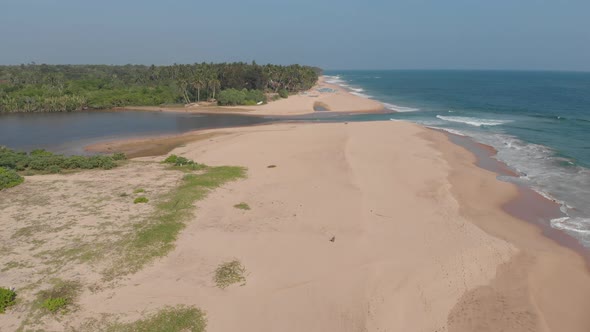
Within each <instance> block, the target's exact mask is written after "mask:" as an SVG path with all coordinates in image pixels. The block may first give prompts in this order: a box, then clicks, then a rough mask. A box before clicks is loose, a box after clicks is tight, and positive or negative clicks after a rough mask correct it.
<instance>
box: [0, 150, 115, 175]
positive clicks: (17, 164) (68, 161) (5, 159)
mask: <svg viewBox="0 0 590 332" xmlns="http://www.w3.org/2000/svg"><path fill="white" fill-rule="evenodd" d="M122 156H124V155H113V156H90V157H86V156H63V155H59V154H54V153H52V152H49V151H45V150H42V149H37V150H33V151H31V152H30V153H26V152H16V151H13V150H10V149H8V148H5V147H0V167H4V168H9V169H13V170H16V171H38V172H47V173H58V172H59V171H61V170H63V169H93V168H102V169H111V168H114V167H115V166H117V164H116V162H115V161H116V160H121V159H120V158H122Z"/></svg>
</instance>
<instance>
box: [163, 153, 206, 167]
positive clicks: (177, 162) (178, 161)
mask: <svg viewBox="0 0 590 332" xmlns="http://www.w3.org/2000/svg"><path fill="white" fill-rule="evenodd" d="M164 163H167V164H173V165H174V166H176V167H182V168H184V169H188V170H192V171H198V170H202V169H205V168H206V167H207V166H205V165H204V164H199V163H196V162H194V161H192V160H190V159H187V158H185V157H180V156H177V155H174V154H172V155H170V156H168V157H167V158H166V159H164Z"/></svg>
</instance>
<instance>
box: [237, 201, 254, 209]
mask: <svg viewBox="0 0 590 332" xmlns="http://www.w3.org/2000/svg"><path fill="white" fill-rule="evenodd" d="M234 207H235V208H236V209H240V210H250V205H248V204H246V203H244V202H242V203H240V204H236V205H234Z"/></svg>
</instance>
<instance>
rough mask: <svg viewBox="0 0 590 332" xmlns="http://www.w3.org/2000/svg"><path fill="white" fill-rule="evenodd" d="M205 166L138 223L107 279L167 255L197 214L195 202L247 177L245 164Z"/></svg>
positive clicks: (108, 272) (185, 180) (191, 174)
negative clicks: (222, 186)
mask: <svg viewBox="0 0 590 332" xmlns="http://www.w3.org/2000/svg"><path fill="white" fill-rule="evenodd" d="M169 158H170V157H169ZM180 158H182V157H176V161H178V159H180ZM173 159H174V158H170V160H173ZM192 164H195V163H194V162H193V163H192ZM203 167H204V168H203V170H202V172H200V173H189V174H186V175H185V176H184V177H183V179H182V183H181V185H180V186H179V187H178V188H177V189H175V190H173V191H171V192H170V193H169V194H167V195H166V196H165V197H164V198H163V200H162V202H161V203H159V204H157V205H156V211H155V212H154V215H153V216H152V217H151V218H149V220H148V221H146V222H142V223H141V224H138V225H137V227H138V228H137V232H136V233H135V234H134V235H133V236H132V237H131V238H130V239H129V240H127V239H125V240H123V241H126V242H124V243H121V245H122V246H123V247H124V255H123V257H121V258H120V259H119V261H117V262H115V264H114V265H113V267H112V268H111V269H110V270H109V271H107V272H106V275H107V278H114V277H116V276H118V275H124V274H128V273H132V272H135V271H138V270H139V269H140V268H141V267H142V266H144V265H145V264H146V263H148V262H151V261H152V260H153V259H155V258H157V257H161V256H164V255H166V254H167V253H168V252H169V251H170V250H171V249H172V248H174V242H175V241H176V238H177V236H178V234H179V232H180V231H181V230H182V229H183V228H184V227H185V222H186V220H187V219H188V218H190V217H191V216H192V215H193V210H194V203H195V202H196V201H198V200H200V199H203V198H204V197H205V196H206V195H207V194H208V193H209V192H210V191H211V190H212V189H215V188H217V187H219V186H221V185H222V184H224V183H226V182H229V181H232V180H237V179H239V178H243V177H244V176H245V169H244V168H242V167H230V166H219V167H207V166H203ZM127 241H128V242H127Z"/></svg>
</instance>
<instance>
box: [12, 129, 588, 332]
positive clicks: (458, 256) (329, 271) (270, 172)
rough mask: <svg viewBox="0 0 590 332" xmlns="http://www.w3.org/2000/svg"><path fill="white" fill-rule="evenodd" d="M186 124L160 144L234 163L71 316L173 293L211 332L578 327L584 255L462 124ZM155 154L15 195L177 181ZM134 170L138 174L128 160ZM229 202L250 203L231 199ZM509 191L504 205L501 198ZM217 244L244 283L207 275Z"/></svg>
mask: <svg viewBox="0 0 590 332" xmlns="http://www.w3.org/2000/svg"><path fill="white" fill-rule="evenodd" d="M190 135H200V136H197V138H198V139H196V140H193V141H186V142H184V143H182V144H181V145H180V146H177V147H176V148H174V149H173V150H172V151H171V153H174V154H177V155H180V156H184V157H186V158H189V159H192V160H195V161H196V162H199V163H204V164H207V165H211V166H221V165H239V166H243V167H246V168H247V169H248V176H247V178H246V179H244V180H241V181H237V182H235V183H234V182H232V183H229V184H227V185H224V186H222V187H221V188H218V189H217V190H215V191H214V192H212V193H211V194H210V196H209V197H208V198H207V199H205V200H203V201H201V202H199V203H198V204H197V208H198V210H197V213H196V215H195V217H194V218H193V220H191V221H190V222H187V226H186V229H185V230H184V231H183V232H182V233H180V235H179V238H178V240H177V242H176V248H175V249H174V250H173V251H172V252H171V253H170V254H169V255H167V256H165V257H162V258H161V259H160V260H158V261H157V262H155V263H154V264H153V265H151V266H148V267H146V268H144V269H143V270H140V271H139V272H137V273H135V274H133V275H129V276H128V278H126V279H124V280H121V281H120V283H118V284H117V285H116V286H114V287H115V289H104V290H101V289H98V290H97V291H96V292H85V293H84V294H83V296H81V297H80V300H79V301H80V303H79V304H80V308H81V309H80V310H79V311H77V312H76V313H75V315H74V316H73V317H74V319H75V321H76V322H82V321H84V320H85V319H87V318H93V317H100V316H101V315H104V314H107V315H108V314H115V315H122V317H125V318H124V319H136V318H139V317H140V315H141V313H140V311H141V312H151V311H155V310H158V309H159V308H161V307H162V306H166V305H177V304H186V305H194V306H197V307H199V308H202V309H203V310H205V311H206V312H207V317H208V320H209V322H210V327H209V328H210V329H209V331H212V332H213V331H220V332H225V331H234V330H236V329H238V328H240V329H245V330H257V331H261V330H277V329H280V330H284V331H293V332H295V331H301V330H307V331H329V330H342V331H351V332H352V331H356V330H359V329H361V328H364V329H366V330H371V331H372V330H380V329H381V330H383V329H395V330H401V331H406V330H408V331H409V330H428V331H430V330H439V331H449V332H472V331H474V330H477V331H482V332H492V331H498V330H505V331H523V330H532V331H561V330H565V331H572V332H578V331H579V332H585V331H586V330H587V327H588V326H590V318H589V317H587V315H584V314H583V313H584V310H585V308H587V307H588V306H589V305H590V272H589V270H588V265H587V261H586V260H585V259H584V257H583V256H581V255H580V254H579V253H578V252H576V251H575V250H572V249H571V248H567V247H564V246H563V245H562V244H561V243H559V241H555V240H554V239H552V238H550V237H547V236H546V235H545V234H544V232H543V230H542V229H541V228H540V227H539V225H537V224H535V223H532V222H527V221H526V220H522V219H520V218H518V217H516V216H515V212H516V214H518V213H519V212H523V213H525V215H526V213H528V212H529V210H533V209H534V208H535V207H536V206H534V204H537V203H538V204H541V205H542V207H543V209H542V211H541V212H543V213H545V212H547V213H551V211H553V209H549V206H548V205H547V202H548V200H547V199H545V198H544V197H542V196H540V195H537V196H533V197H532V199H528V198H531V197H528V198H527V197H525V198H527V199H522V200H520V201H518V199H519V198H522V197H524V196H526V195H523V193H522V191H521V188H519V187H518V186H517V185H516V184H513V183H510V182H505V181H502V180H500V179H498V174H504V173H502V172H510V169H508V168H502V166H501V165H500V162H499V161H497V160H494V159H493V158H491V156H492V155H493V153H494V151H493V149H491V148H489V147H487V146H485V145H482V144H479V143H477V142H475V141H472V140H471V139H469V138H464V139H465V142H467V144H466V145H465V144H464V145H461V144H458V143H457V142H453V137H454V136H452V135H450V134H448V133H446V132H444V131H439V130H433V129H430V128H426V127H424V126H420V125H417V124H413V123H411V122H406V121H374V122H349V123H346V122H345V123H319V124H318V123H288V122H287V123H274V124H267V125H264V126H247V127H237V128H223V129H209V130H201V131H197V132H193V133H191V134H190ZM185 138H186V137H185ZM192 138H194V137H192ZM152 139H153V140H154V144H156V143H157V141H158V138H152ZM169 139H172V138H169ZM460 139H462V138H460ZM465 142H463V143H465ZM135 143H137V142H135ZM162 144H163V145H166V144H164V143H162ZM175 144H176V143H175ZM469 147H471V148H476V149H480V150H478V151H476V152H472V151H471V150H470V149H469ZM478 157H479V158H478ZM486 158H488V159H490V160H486ZM162 159H163V157H162V156H160V157H144V158H139V159H136V161H137V162H139V163H135V165H134V163H130V164H129V165H128V166H129V167H128V168H127V169H125V168H122V169H120V170H115V171H109V172H88V173H83V174H82V173H81V174H77V175H45V176H37V177H34V179H31V181H27V182H26V183H25V185H24V186H22V187H17V189H15V190H21V191H22V192H21V194H22V195H25V196H26V190H27V187H26V186H27V183H28V185H34V184H35V182H36V183H38V184H41V183H42V182H43V181H55V179H57V178H58V177H59V178H62V177H63V178H64V180H65V179H67V178H66V177H70V176H72V177H78V178H80V179H84V181H100V182H101V183H104V184H105V185H123V186H125V187H127V188H128V187H129V185H125V184H117V183H112V182H104V177H105V176H107V174H110V175H108V176H111V177H114V178H118V177H121V176H123V177H124V178H126V179H127V178H128V177H131V178H133V181H135V183H137V184H135V185H134V186H132V187H137V186H139V184H141V186H145V185H149V186H150V187H149V188H148V192H150V191H155V190H162V189H161V188H160V189H158V188H159V187H160V186H161V185H163V184H165V185H172V184H173V183H174V181H170V179H169V180H166V179H164V178H160V176H158V175H157V174H158V173H157V172H154V170H150V169H148V168H149V167H152V168H158V167H162V166H161V163H159V161H161V160H162ZM140 165H141V166H140ZM148 165H151V166H148ZM269 165H275V167H272V168H269V167H268V166H269ZM482 166H485V167H487V169H486V168H484V167H482ZM146 167H147V168H146ZM139 170H141V171H142V173H141V174H142V175H141V176H137V175H132V174H136V172H138V171H139ZM117 172H123V173H122V174H118V173H117ZM125 174H126V175H125ZM172 174H173V173H170V176H171V175H172ZM121 179H122V178H121ZM154 179H157V181H159V183H158V184H156V183H154V181H155V180H154ZM71 190H73V188H71V187H70V189H68V191H71ZM77 190H82V191H85V190H86V189H83V188H78V189H77ZM97 190H98V189H97ZM108 191H109V192H120V191H121V189H113V188H111V189H109V190H108ZM2 193H3V194H4V192H2ZM54 194H55V196H56V199H57V198H59V197H62V195H61V193H60V192H55V193H54ZM70 194H71V193H70ZM76 196H77V195H73V197H76ZM117 197H118V196H117ZM539 197H541V198H542V199H541V200H539V199H538V198H539ZM154 198H155V197H154ZM60 199H61V198H60ZM238 202H245V203H247V204H248V205H249V206H250V207H251V210H248V211H242V210H238V209H236V208H235V207H234V205H235V204H236V203H238ZM510 202H516V203H515V206H514V209H515V210H514V211H511V210H510V208H506V205H507V204H510ZM134 207H136V206H134ZM47 208H50V207H49V206H48V207H47ZM546 208H547V210H545V209H546ZM11 209H13V210H14V212H15V213H17V211H19V210H20V208H19V207H18V206H13V207H11ZM43 209H44V208H43V207H37V213H39V214H43ZM528 216H533V217H534V216H536V215H531V214H528ZM6 217H7V216H6ZM9 235H10V234H9ZM330 238H333V239H334V241H332V240H330ZM408 253H411V254H408ZM230 259H239V260H240V261H241V262H242V263H243V264H244V266H245V267H246V270H247V271H248V273H247V282H246V283H244V284H243V285H241V286H240V287H237V286H234V287H231V288H228V289H225V290H220V289H217V288H216V287H215V286H212V285H211V271H213V270H214V269H215V266H217V265H218V264H219V263H220V262H223V261H227V260H230ZM7 277H10V278H12V279H14V280H20V278H21V277H22V276H21V277H19V275H18V274H9V275H7ZM78 277H80V278H82V277H84V276H78V275H77V276H76V278H78ZM17 286H18V285H17ZM138 309H139V310H138ZM566 309H567V310H566ZM228 318H230V319H228ZM306 318H307V319H306Z"/></svg>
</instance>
